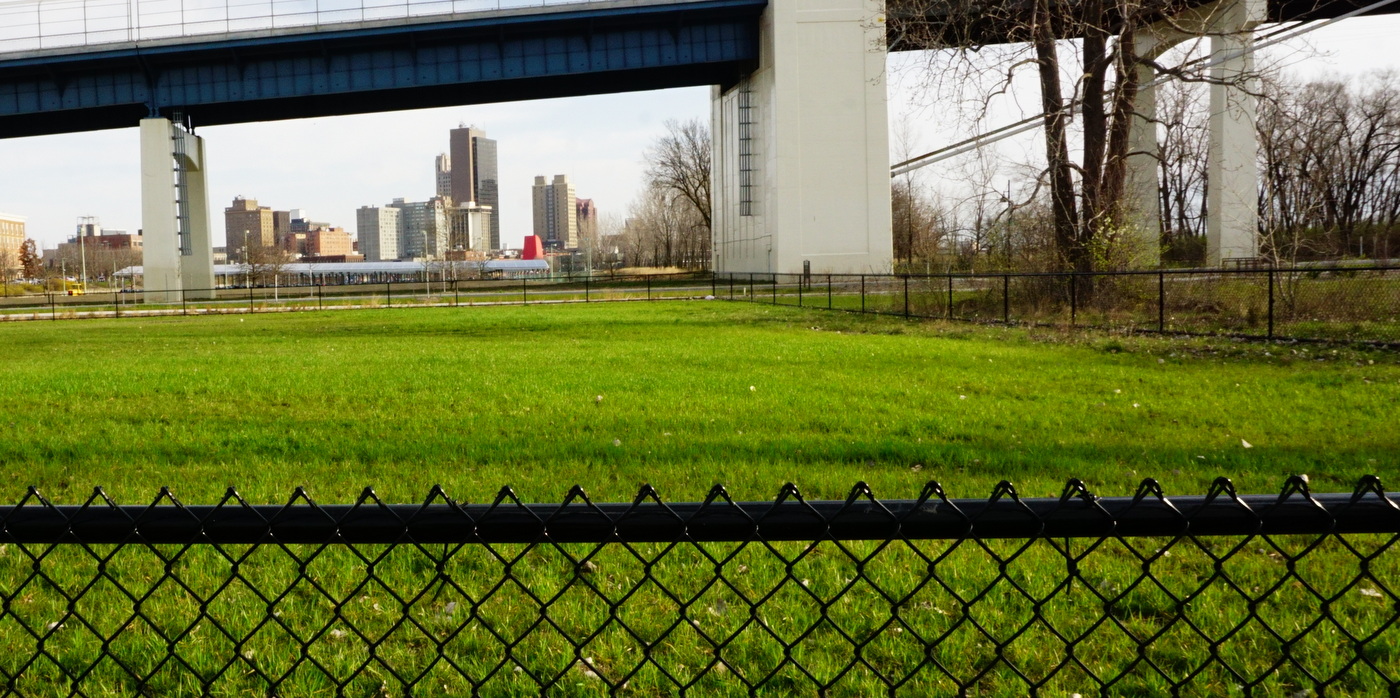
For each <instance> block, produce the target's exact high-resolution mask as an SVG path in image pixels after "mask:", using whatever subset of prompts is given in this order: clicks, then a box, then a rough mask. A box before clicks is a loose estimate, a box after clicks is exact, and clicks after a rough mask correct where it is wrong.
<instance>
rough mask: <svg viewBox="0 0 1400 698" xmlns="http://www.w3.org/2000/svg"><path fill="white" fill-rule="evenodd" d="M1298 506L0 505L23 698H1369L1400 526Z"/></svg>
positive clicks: (507, 498) (1378, 497)
mask: <svg viewBox="0 0 1400 698" xmlns="http://www.w3.org/2000/svg"><path fill="white" fill-rule="evenodd" d="M1398 501H1400V500H1397V497H1396V496H1394V495H1390V494H1387V493H1386V492H1385V491H1384V490H1383V488H1382V486H1381V483H1380V481H1379V480H1378V479H1377V478H1375V477H1370V476H1368V477H1365V478H1363V479H1362V480H1361V481H1360V482H1359V483H1358V485H1357V486H1356V489H1355V490H1354V491H1353V492H1352V493H1351V494H1313V493H1311V492H1310V491H1309V489H1308V484H1307V481H1306V479H1305V478H1301V477H1294V478H1290V479H1289V480H1288V481H1287V483H1285V485H1284V487H1283V489H1282V492H1281V494H1279V495H1276V496H1255V495H1240V494H1238V493H1236V492H1235V490H1234V488H1233V487H1232V485H1231V483H1230V481H1229V480H1225V479H1220V480H1217V481H1216V482H1215V484H1214V485H1213V486H1212V487H1211V488H1210V490H1209V491H1208V492H1207V493H1206V494H1205V495H1204V496H1190V497H1168V496H1166V495H1165V494H1164V493H1163V491H1162V489H1161V487H1160V486H1159V485H1158V484H1157V483H1156V482H1155V481H1153V480H1146V481H1144V482H1143V483H1142V485H1141V487H1140V488H1139V489H1138V491H1137V493H1136V494H1135V495H1134V496H1132V497H1106V498H1101V497H1098V496H1095V495H1094V494H1092V493H1091V492H1089V491H1088V489H1087V488H1086V487H1085V486H1084V484H1083V483H1081V482H1079V481H1073V480H1072V481H1070V482H1069V483H1068V484H1067V485H1066V487H1065V489H1064V493H1063V495H1062V496H1060V497H1058V498H1049V499H1031V498H1021V497H1019V496H1018V494H1017V492H1016V490H1015V488H1014V487H1013V486H1011V485H1010V484H1008V483H1005V482H1003V483H1001V484H1000V485H998V486H997V487H996V488H995V490H994V491H993V493H992V495H991V497H990V498H988V499H953V498H950V497H949V496H948V495H947V494H946V493H945V491H944V489H943V488H942V487H941V486H940V485H939V484H938V483H929V484H928V485H927V486H925V487H924V488H923V490H922V492H921V493H920V494H919V496H918V497H917V498H916V499H912V500H880V499H877V498H876V497H875V496H874V495H873V493H872V492H871V491H870V490H869V488H868V487H866V486H865V485H864V484H857V485H856V486H855V487H854V488H853V489H852V491H851V493H850V496H849V497H848V498H847V499H846V500H845V501H807V500H805V499H804V498H803V497H802V495H801V494H800V492H799V491H798V490H797V488H795V487H793V486H791V485H787V486H784V487H783V488H782V489H781V491H780V492H779V493H778V495H777V497H776V498H775V499H774V500H773V501H771V502H736V501H734V500H733V499H732V498H731V497H730V495H729V494H728V493H727V492H726V491H725V490H724V489H723V488H720V487H716V488H714V489H713V490H712V491H711V492H710V494H709V496H708V497H706V499H705V500H704V501H701V502H689V503H669V504H668V503H666V502H665V501H664V500H663V499H662V498H661V497H660V495H659V494H658V493H657V492H656V491H655V490H654V489H652V488H650V487H643V488H642V489H641V490H640V491H639V492H638V494H637V496H636V498H635V499H634V500H633V501H632V502H629V503H595V502H592V501H591V500H590V499H589V498H588V496H587V495H586V494H585V493H584V492H583V490H581V489H580V488H578V487H574V488H573V489H572V490H570V491H569V493H568V495H567V496H566V497H565V498H564V500H563V501H562V502H561V503H558V504H527V503H525V502H523V501H522V500H521V498H520V497H519V496H518V495H517V494H516V493H515V492H513V491H512V490H510V489H508V488H506V489H502V490H501V491H500V493H499V494H498V495H497V496H496V497H495V499H494V500H493V501H492V502H490V503H483V504H469V503H465V502H458V501H454V500H453V499H451V498H450V497H449V496H448V495H447V494H446V493H444V492H443V491H442V490H440V489H438V488H434V489H433V490H432V492H430V494H429V495H428V497H427V498H426V500H425V501H424V502H423V503H421V504H412V505H392V504H387V503H384V502H382V501H380V500H379V499H378V498H377V497H376V496H375V495H374V494H373V492H371V491H369V490H366V491H365V493H364V494H363V495H362V496H361V497H360V498H359V499H358V500H357V501H356V502H354V503H353V504H343V505H322V504H319V503H317V502H315V501H314V500H313V499H312V498H311V497H310V496H309V495H308V493H306V492H304V491H302V490H297V492H296V493H295V494H294V495H293V496H292V497H291V498H290V500H289V501H288V502H287V503H286V504H285V505H272V506H269V505H257V504H252V503H249V502H247V501H245V500H244V499H243V498H241V497H240V496H239V495H238V494H237V493H236V492H233V491H232V490H230V491H229V492H228V494H227V495H226V496H225V497H224V498H223V499H222V500H221V501H219V502H218V503H216V504H213V505H205V506H194V505H187V504H185V503H183V502H181V501H180V500H179V499H177V498H176V497H175V496H174V494H172V493H171V492H169V491H168V490H161V493H160V494H159V495H158V496H157V497H156V498H155V499H154V500H153V501H152V503H151V504H149V505H145V506H130V505H119V504H118V503H116V502H115V501H113V500H112V499H111V498H110V497H108V496H107V495H106V494H105V493H103V492H102V491H101V490H98V491H96V492H95V493H94V495H93V496H92V497H91V498H90V499H88V501H86V502H85V503H83V504H81V505H76V506H74V505H58V504H55V503H53V502H50V501H49V500H47V499H45V498H44V497H43V496H42V495H41V494H40V493H39V492H38V491H36V490H33V489H32V488H31V490H30V491H29V493H28V495H27V496H25V497H24V498H23V499H22V500H21V501H20V502H19V503H18V504H16V505H14V506H8V507H0V543H3V547H0V602H3V605H2V606H0V643H3V645H4V646H5V647H6V652H5V653H3V655H0V681H3V682H4V684H5V686H6V689H7V691H8V692H9V693H11V694H13V695H50V694H56V693H63V694H80V695H152V694H156V695H167V694H168V695H192V694H203V695H210V694H233V693H251V694H259V695H263V694H266V695H310V694H314V693H328V694H329V693H333V694H337V695H467V694H471V695H504V694H511V695H524V694H530V695H534V694H551V695H553V694H561V695H573V694H590V695H591V694H596V693H610V694H625V695H631V694H638V695H675V694H691V695H729V694H734V695H754V694H758V693H783V694H794V693H797V694H807V693H823V694H832V693H835V694H841V695H873V694H876V693H880V694H901V695H902V694H906V693H907V694H909V695H954V694H956V695H967V694H973V693H975V694H977V695H1026V694H1035V693H1040V694H1046V695H1052V694H1053V695H1071V694H1073V693H1079V694H1085V695H1088V694H1102V695H1157V694H1167V693H1170V694H1172V695H1177V694H1182V693H1185V694H1189V695H1225V694H1234V693H1244V694H1249V695H1305V694H1308V693H1307V692H1308V691H1315V692H1316V693H1317V694H1319V695H1322V694H1325V695H1382V694H1393V693H1395V692H1396V691H1397V690H1400V628H1397V618H1400V596H1397V594H1396V592H1397V591H1400V558H1397V556H1396V555H1395V551H1394V548H1395V545H1396V543H1397V541H1400V506H1397V502H1398Z"/></svg>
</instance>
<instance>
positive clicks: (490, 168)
mask: <svg viewBox="0 0 1400 698" xmlns="http://www.w3.org/2000/svg"><path fill="white" fill-rule="evenodd" d="M450 146H451V147H450V148H449V149H448V162H447V163H445V164H446V165H447V166H448V168H449V170H450V171H451V173H452V174H451V177H450V181H451V183H452V186H451V189H452V191H451V196H452V202H453V203H454V204H456V205H458V206H462V205H465V204H471V203H475V204H478V205H480V206H490V207H491V211H492V213H493V215H492V216H491V249H493V250H498V249H500V248H501V217H500V210H501V194H500V187H499V184H498V181H497V177H498V175H497V173H496V141H493V140H491V139H490V138H487V137H486V132H485V131H483V130H481V129H479V128H475V127H468V126H464V127H462V128H454V129H452V133H451V143H450Z"/></svg>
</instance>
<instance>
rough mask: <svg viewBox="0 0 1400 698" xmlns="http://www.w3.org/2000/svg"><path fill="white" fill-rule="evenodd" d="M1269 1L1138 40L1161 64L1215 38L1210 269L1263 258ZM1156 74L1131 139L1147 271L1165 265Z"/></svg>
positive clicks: (1209, 12) (1222, 4)
mask: <svg viewBox="0 0 1400 698" xmlns="http://www.w3.org/2000/svg"><path fill="white" fill-rule="evenodd" d="M1265 9H1266V6H1265V0H1217V1H1216V2H1212V3H1209V4H1207V5H1203V6H1201V7H1198V8H1195V9H1192V10H1189V11H1187V12H1185V13H1183V14H1182V15H1180V16H1178V17H1175V18H1173V19H1172V20H1171V21H1170V22H1166V21H1164V22H1158V23H1157V24H1154V25H1152V26H1151V27H1148V28H1147V29H1146V30H1144V31H1141V32H1139V33H1138V35H1137V37H1136V41H1137V46H1136V50H1137V55H1138V56H1139V57H1141V58H1147V59H1156V58H1157V57H1159V56H1161V55H1162V54H1163V53H1165V52H1166V51H1167V50H1168V49H1170V48H1172V47H1173V46H1176V45H1178V44H1181V43H1183V42H1185V41H1189V40H1192V39H1198V38H1200V37H1202V36H1208V37H1210V58H1209V60H1210V62H1211V63H1212V65H1211V68H1210V81H1211V85H1210V122H1209V129H1210V141H1209V151H1208V153H1207V155H1206V168H1207V173H1206V176H1207V186H1206V264H1207V265H1208V266H1212V267H1215V266H1220V265H1222V264H1225V263H1228V261H1230V260H1240V259H1254V258H1256V257H1258V256H1259V235H1258V225H1259V224H1258V218H1259V213H1258V206H1259V190H1258V186H1259V169H1258V161H1257V155H1258V152H1259V134H1258V132H1257V131H1256V130H1255V112H1256V101H1257V100H1256V97H1255V95H1257V94H1258V79H1257V77H1256V76H1255V74H1254V58H1253V54H1252V53H1250V50H1251V47H1252V45H1253V43H1254V40H1253V34H1252V32H1253V30H1254V28H1255V27H1257V26H1258V25H1259V24H1260V23H1261V22H1262V21H1263V20H1264V16H1265V14H1264V13H1265ZM1157 77H1158V76H1157V74H1156V71H1155V70H1154V69H1153V68H1152V67H1151V66H1148V65H1140V66H1139V67H1138V82H1139V84H1140V85H1141V86H1142V87H1141V88H1140V89H1139V92H1138V96H1137V104H1136V107H1135V110H1136V116H1135V118H1134V119H1133V123H1132V129H1131V131H1130V133H1129V140H1130V143H1129V151H1130V153H1131V155H1129V159H1128V180H1129V181H1128V187H1129V191H1130V194H1129V197H1130V201H1131V202H1132V204H1133V208H1134V211H1133V219H1132V221H1131V223H1132V225H1131V228H1132V230H1134V231H1135V232H1136V234H1137V235H1138V236H1139V239H1138V247H1139V248H1140V255H1139V258H1140V260H1141V264H1142V265H1143V266H1154V265H1156V264H1157V263H1158V262H1159V261H1160V241H1159V235H1160V231H1161V197H1160V194H1161V189H1160V183H1159V182H1158V179H1157V177H1158V172H1159V169H1158V167H1159V165H1160V147H1159V145H1158V142H1157V125H1158V120H1157V94H1156V88H1155V87H1153V86H1151V85H1150V83H1151V81H1153V80H1155V79H1156V78H1157Z"/></svg>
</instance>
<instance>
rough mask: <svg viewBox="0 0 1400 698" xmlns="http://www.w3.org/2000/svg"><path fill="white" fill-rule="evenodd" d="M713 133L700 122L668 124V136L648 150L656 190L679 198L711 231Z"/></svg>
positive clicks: (647, 171)
mask: <svg viewBox="0 0 1400 698" xmlns="http://www.w3.org/2000/svg"><path fill="white" fill-rule="evenodd" d="M710 148H711V144H710V129H709V127H707V126H705V124H703V123H701V122H700V120H698V119H691V120H690V121H686V122H678V121H667V122H666V135H664V136H662V137H661V138H660V139H658V140H657V141H656V142H655V143H653V144H652V146H651V147H650V148H649V149H647V153H646V165H647V170H646V176H647V180H648V181H649V182H650V183H651V185H652V186H655V187H661V188H663V189H669V190H672V191H674V192H676V193H677V194H679V195H680V196H681V197H682V198H684V200H685V201H686V202H688V203H689V204H690V206H691V208H692V209H693V212H694V214H695V216H697V217H698V218H699V220H700V222H701V225H702V226H703V227H704V230H705V234H706V235H708V234H709V231H710Z"/></svg>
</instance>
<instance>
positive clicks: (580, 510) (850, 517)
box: [0, 475, 1400, 545]
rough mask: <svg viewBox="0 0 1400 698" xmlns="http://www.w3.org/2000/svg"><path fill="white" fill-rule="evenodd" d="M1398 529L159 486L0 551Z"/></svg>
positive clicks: (1053, 506) (1152, 514)
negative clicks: (192, 501) (209, 500)
mask: <svg viewBox="0 0 1400 698" xmlns="http://www.w3.org/2000/svg"><path fill="white" fill-rule="evenodd" d="M1338 533H1400V495H1391V494H1388V493H1386V492H1385V490H1384V489H1383V488H1382V486H1381V481H1380V479H1379V478H1377V477H1375V476H1370V475H1368V476H1366V477H1363V478H1362V479H1361V480H1360V481H1359V482H1358V483H1357V485H1356V488H1355V490H1354V491H1353V492H1351V493H1350V494H1341V493H1332V494H1314V493H1312V492H1311V491H1310V490H1309V488H1308V483H1307V480H1306V478H1304V477H1298V476H1295V477H1292V478H1289V479H1288V480H1287V482H1286V483H1285V484H1284V487H1283V489H1282V491H1281V493H1280V494H1278V495H1241V494H1238V493H1237V492H1236V491H1235V489H1234V486H1233V484H1232V483H1231V482H1230V480H1229V479H1227V478H1219V479H1217V480H1216V481H1215V483H1214V484H1213V485H1212V486H1211V488H1210V490H1209V491H1208V492H1207V493H1206V494H1205V495H1193V496H1178V497H1168V496H1167V495H1166V494H1165V493H1164V492H1163V490H1162V487H1161V485H1160V484H1159V483H1158V482H1157V481H1155V480H1152V479H1147V480H1144V481H1143V482H1142V484H1141V485H1140V486H1139V488H1138V491H1137V493H1136V494H1135V495H1134V496H1132V497H1098V496H1096V495H1094V494H1093V493H1091V492H1090V491H1089V490H1088V488H1087V487H1086V486H1085V485H1084V483H1082V482H1080V481H1079V480H1071V481H1069V482H1068V483H1067V484H1066V486H1065V489H1064V493H1063V494H1062V495H1061V496H1060V497H1058V498H1022V497H1020V496H1019V495H1018V494H1017V492H1016V489H1015V487H1014V486H1013V485H1011V484H1010V483H1008V482H1002V483H1000V484H999V485H997V487H996V488H995V489H994V491H993V492H992V494H991V496H990V497H989V498H987V499H952V498H949V497H948V496H947V495H946V494H945V493H944V490H943V488H942V486H941V485H939V484H938V483H937V482H930V483H929V484H928V485H926V486H925V487H924V489H923V491H922V492H921V493H920V495H919V497H918V498H917V499H912V500H883V501H882V500H879V499H876V498H875V496H874V494H873V493H872V492H871V490H870V488H869V487H868V486H866V485H865V483H858V484H857V485H856V486H855V487H854V488H853V489H852V490H851V493H850V495H849V496H848V497H847V499H846V500H844V501H808V500H806V499H804V498H803V497H802V495H801V493H800V492H799V491H798V489H797V488H796V487H795V486H793V485H791V484H789V485H785V486H784V487H783V488H782V489H781V491H780V492H779V493H778V495H777V497H776V498H775V499H774V500H773V501H771V502H736V501H734V500H733V499H732V498H731V497H730V496H729V494H728V492H727V491H725V489H724V488H723V487H721V486H716V487H715V488H714V489H712V490H711V491H710V494H709V496H707V497H706V499H705V500H704V501H702V502H685V503H670V504H668V503H666V502H664V501H663V500H662V499H661V498H660V496H659V495H658V494H657V492H656V491H655V490H654V489H652V488H651V487H650V486H645V487H643V488H642V489H641V490H640V491H639V492H638V494H637V496H636V498H635V499H634V500H633V501H632V502H630V503H595V502H593V501H591V500H590V499H589V498H588V495H587V494H586V493H585V492H584V491H583V490H582V489H581V488H579V487H578V486H575V487H574V488H573V489H571V490H570V491H569V493H568V495H567V496H566V497H565V498H564V500H563V501H562V502H561V503H558V504H530V503H525V502H523V501H521V499H520V498H519V497H518V496H517V495H516V494H515V493H514V492H513V491H512V490H511V489H509V488H503V489H502V490H501V491H500V493H499V494H498V495H497V496H496V498H495V501H493V502H491V503H490V504H466V503H460V502H456V501H453V500H452V499H450V498H449V497H448V496H447V495H446V494H445V493H444V492H443V491H442V490H441V489H440V488H437V487H434V488H433V490H432V491H431V492H430V493H429V495H428V497H427V499H426V500H425V501H424V502H423V503H422V504H388V503H385V502H383V501H381V500H380V499H379V498H378V497H377V496H375V495H374V493H373V492H372V491H371V490H365V492H364V494H362V495H361V496H360V498H359V499H358V501H356V502H355V503H354V504H348V505H342V504H336V505H322V504H318V503H316V502H315V501H314V500H313V499H312V498H311V497H310V496H309V495H308V494H307V493H306V492H305V491H303V490H301V489H300V488H299V489H298V490H297V491H296V493H295V494H294V495H293V496H292V498H291V499H290V500H289V501H288V503H287V504H285V505H254V504H249V503H248V502H247V501H246V500H244V499H243V498H242V497H240V496H239V495H238V494H237V493H236V492H234V491H232V490H230V491H229V492H228V493H227V494H226V495H225V497H224V498H223V499H222V501H220V502H219V503H218V504H214V505H186V504H183V503H181V502H180V501H179V500H178V499H177V498H176V497H175V496H174V495H173V494H172V493H170V492H169V490H167V489H164V488H163V489H162V490H161V492H160V494H159V495H158V496H157V497H156V499H155V500H154V501H153V502H152V503H151V504H149V505H145V506H132V505H119V504H118V503H116V502H115V501H114V500H113V499H112V498H111V497H109V496H108V495H107V494H106V493H105V492H103V491H102V490H101V489H98V490H96V491H95V492H94V494H93V495H92V496H91V497H90V498H89V499H88V500H87V501H86V502H85V503H84V504H81V505H55V504H53V503H52V502H49V501H48V500H47V499H45V498H44V497H43V495H42V494H40V493H39V492H38V490H36V489H34V488H30V490H29V493H28V494H27V495H26V496H25V497H24V498H23V500H22V501H20V503H19V504H16V505H13V506H6V507H0V542H9V543H38V544H53V543H81V544H115V543H146V544H179V545H189V544H200V543H218V544H256V543H274V544H291V543H312V544H393V543H402V544H427V543H460V544H473V543H486V544H489V543H541V542H547V543H598V544H601V543H615V542H622V543H634V542H637V543H640V542H684V541H696V542H700V541H732V542H739V541H759V540H762V541H785V540H786V541H815V540H885V539H906V540H915V539H924V540H932V539H967V538H978V539H992V538H1085V537H1093V538H1104V537H1138V536H1220V535H1284V534H1338Z"/></svg>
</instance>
